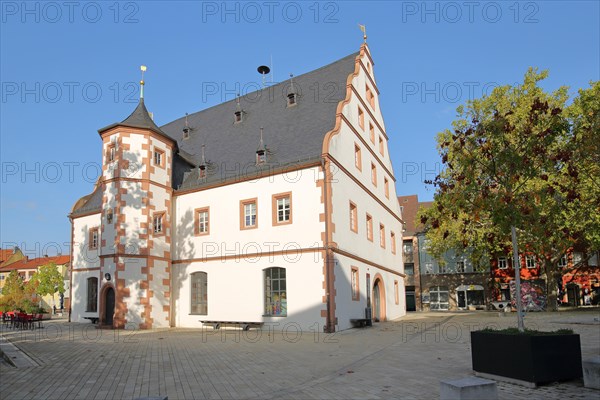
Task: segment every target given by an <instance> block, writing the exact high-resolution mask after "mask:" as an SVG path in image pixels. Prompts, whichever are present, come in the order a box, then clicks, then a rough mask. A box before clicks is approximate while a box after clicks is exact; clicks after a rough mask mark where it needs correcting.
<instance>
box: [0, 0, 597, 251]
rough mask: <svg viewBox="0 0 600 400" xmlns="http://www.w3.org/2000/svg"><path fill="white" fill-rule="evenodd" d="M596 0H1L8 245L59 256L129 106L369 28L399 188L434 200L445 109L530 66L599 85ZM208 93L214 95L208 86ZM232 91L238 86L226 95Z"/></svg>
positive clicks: (151, 104) (194, 90)
mask: <svg viewBox="0 0 600 400" xmlns="http://www.w3.org/2000/svg"><path fill="white" fill-rule="evenodd" d="M599 4H600V3H599V2H598V1H520V2H517V1H508V2H503V1H473V2H463V1H457V2H453V1H442V2H436V1H430V2H422V1H417V2H413V1H339V2H336V1H324V2H314V1H308V2H298V1H297V2H293V1H290V2H286V1H282V2H279V1H271V2H270V1H257V2H252V1H251V2H227V3H223V2H221V1H218V2H210V1H209V2H197V1H183V2H177V1H169V2H167V1H123V2H115V1H109V2H102V1H96V2H78V1H74V2H70V3H69V2H52V1H50V2H36V1H29V2H21V1H2V2H0V5H1V12H2V13H1V18H2V19H1V21H0V30H1V31H0V60H1V65H0V82H1V85H2V87H1V99H0V107H1V109H0V144H1V150H0V155H1V166H2V176H1V189H0V191H1V193H0V201H1V211H0V242H1V244H2V247H3V248H4V247H7V246H11V245H13V243H17V244H19V245H20V246H21V247H22V248H23V250H24V251H26V252H27V253H28V254H29V255H30V256H39V255H41V254H43V253H50V254H54V253H56V252H57V251H60V252H62V253H64V254H68V252H69V248H68V242H69V240H70V225H69V221H68V219H67V214H68V213H69V211H70V209H71V207H72V205H73V203H74V202H75V201H76V200H77V199H78V198H79V197H81V196H83V195H85V194H87V193H89V192H90V191H91V190H92V187H93V182H94V181H95V178H96V177H97V176H98V173H99V172H98V171H99V165H100V162H101V151H100V138H99V136H98V133H97V130H98V129H99V128H101V127H104V126H106V125H108V124H111V123H113V122H117V121H120V120H122V119H124V118H125V117H126V116H127V115H128V114H129V113H130V112H131V111H132V110H133V108H134V107H135V103H136V102H137V98H138V93H137V81H139V78H140V76H139V66H140V65H141V64H145V65H147V66H148V72H147V74H146V77H145V80H146V92H145V97H146V104H147V106H148V108H149V109H150V111H152V112H153V113H154V117H155V121H156V122H157V123H158V124H159V125H162V124H165V123H167V122H170V121H172V120H173V119H176V118H180V117H181V116H183V115H184V114H185V113H186V112H189V113H192V112H196V111H199V110H201V109H204V108H206V107H209V106H211V105H214V104H217V103H220V102H221V101H223V100H229V99H231V98H232V97H231V96H232V93H235V92H236V91H239V90H241V91H242V94H244V91H245V90H248V89H249V88H253V87H255V84H256V82H258V81H260V77H259V76H258V74H257V72H256V67H257V66H258V65H261V64H270V62H271V61H270V60H271V57H272V59H273V70H274V77H275V80H276V81H277V80H283V79H285V78H287V76H288V74H289V73H290V72H292V73H294V74H296V75H298V74H301V73H304V72H308V71H310V70H312V69H315V68H318V67H320V66H323V65H325V64H328V63H330V62H333V61H335V60H337V59H339V58H342V57H344V56H346V55H348V54H350V53H352V52H355V51H357V50H358V48H359V46H360V44H361V42H362V33H361V32H360V30H359V28H358V24H359V23H361V24H365V25H366V26H367V33H368V37H369V38H368V42H369V46H370V48H371V51H372V54H373V57H374V60H375V76H376V79H377V83H378V87H379V89H380V91H381V95H380V103H381V108H382V111H383V115H384V118H385V125H386V130H387V134H388V136H389V137H390V154H391V156H392V162H393V165H394V172H395V175H396V179H397V190H398V194H399V195H403V194H413V193H416V194H418V195H419V198H420V199H421V200H431V199H432V197H433V191H432V189H431V188H428V187H427V186H426V185H424V184H423V180H424V179H431V178H432V177H433V176H434V175H435V173H436V172H437V171H439V167H440V163H439V158H438V156H437V152H436V149H435V135H436V134H437V133H438V132H439V131H441V130H443V129H445V128H447V127H449V126H450V123H451V121H452V120H453V119H454V117H455V109H456V107H457V106H458V105H459V104H462V103H464V102H465V101H466V100H468V99H469V98H472V97H481V96H482V95H483V94H485V92H486V91H488V90H491V88H493V87H494V86H496V85H500V84H507V83H515V82H519V81H520V80H521V79H522V77H523V75H524V73H525V72H526V70H527V68H528V67H530V66H537V67H539V68H541V69H549V70H550V77H549V78H548V79H547V80H546V81H545V83H544V86H545V87H546V88H547V89H549V90H553V89H556V88H558V87H559V86H561V85H567V86H569V87H570V88H571V92H572V93H575V92H576V90H577V89H578V88H582V87H587V86H588V83H589V81H590V80H598V79H599V78H600V77H599V73H600V72H599V71H600V50H599V49H600V40H599V38H600V26H599V21H600V6H599ZM214 87H218V90H217V93H212V92H208V89H209V88H214ZM236 88H239V89H236Z"/></svg>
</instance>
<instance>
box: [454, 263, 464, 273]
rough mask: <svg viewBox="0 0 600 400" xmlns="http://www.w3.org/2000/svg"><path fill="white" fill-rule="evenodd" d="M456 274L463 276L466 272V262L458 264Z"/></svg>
mask: <svg viewBox="0 0 600 400" xmlns="http://www.w3.org/2000/svg"><path fill="white" fill-rule="evenodd" d="M456 272H458V273H459V274H462V273H464V272H465V262H464V261H457V262H456Z"/></svg>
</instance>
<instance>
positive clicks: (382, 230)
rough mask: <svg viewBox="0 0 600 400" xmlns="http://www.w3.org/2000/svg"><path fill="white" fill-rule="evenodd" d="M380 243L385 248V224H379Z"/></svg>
mask: <svg viewBox="0 0 600 400" xmlns="http://www.w3.org/2000/svg"><path fill="white" fill-rule="evenodd" d="M379 245H380V246H381V247H383V248H384V249H385V226H384V225H383V224H379Z"/></svg>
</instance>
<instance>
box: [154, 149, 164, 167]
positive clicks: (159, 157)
mask: <svg viewBox="0 0 600 400" xmlns="http://www.w3.org/2000/svg"><path fill="white" fill-rule="evenodd" d="M154 165H156V166H158V167H161V168H164V166H165V152H164V151H163V150H161V149H157V148H156V147H155V148H154Z"/></svg>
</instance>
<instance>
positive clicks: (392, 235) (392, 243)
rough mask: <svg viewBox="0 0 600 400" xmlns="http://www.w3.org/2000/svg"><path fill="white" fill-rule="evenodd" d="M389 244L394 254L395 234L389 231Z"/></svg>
mask: <svg viewBox="0 0 600 400" xmlns="http://www.w3.org/2000/svg"><path fill="white" fill-rule="evenodd" d="M390 246H392V254H396V234H395V233H394V232H390Z"/></svg>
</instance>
